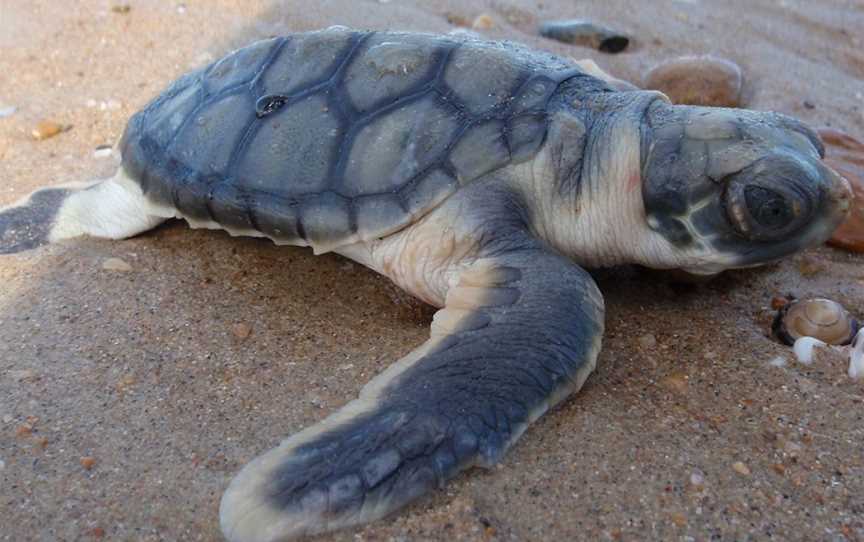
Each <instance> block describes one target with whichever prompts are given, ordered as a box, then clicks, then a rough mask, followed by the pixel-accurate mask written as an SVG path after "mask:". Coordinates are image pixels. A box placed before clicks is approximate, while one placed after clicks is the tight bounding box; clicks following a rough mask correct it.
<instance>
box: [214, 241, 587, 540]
mask: <svg viewBox="0 0 864 542" xmlns="http://www.w3.org/2000/svg"><path fill="white" fill-rule="evenodd" d="M528 242H529V243H530V241H528ZM522 246H524V245H522ZM602 330H603V301H602V298H601V297H600V293H599V291H598V290H597V287H596V285H595V284H594V282H593V280H592V279H591V278H590V276H589V275H588V274H587V273H585V272H584V271H583V270H582V269H580V268H578V267H576V266H575V265H574V264H572V263H570V262H569V261H567V260H566V259H564V258H563V257H561V256H558V255H555V254H552V253H550V252H547V251H545V250H543V249H541V248H536V247H535V246H533V245H532V247H531V248H521V249H518V250H513V251H509V252H507V253H505V254H503V255H498V256H495V257H493V258H484V259H481V260H477V261H476V262H475V263H474V264H472V265H471V267H469V268H468V270H466V271H463V272H462V273H461V274H460V277H459V282H458V284H457V286H455V287H453V288H451V289H450V291H449V293H448V294H447V297H446V302H445V308H444V309H443V310H441V311H439V312H438V313H437V314H436V315H435V319H434V322H433V324H432V332H431V338H430V339H429V340H428V341H427V342H426V343H425V344H423V345H422V346H420V347H419V348H418V349H416V350H415V351H414V352H412V353H411V354H409V355H408V356H406V357H405V358H403V359H402V360H400V361H399V362H397V363H396V364H394V365H393V366H391V367H390V368H389V369H388V370H387V371H385V372H384V373H382V374H381V375H379V376H378V377H377V378H376V379H374V380H373V381H372V382H370V383H369V384H368V385H367V386H366V387H365V388H364V389H363V391H362V392H361V394H360V397H359V398H358V399H357V400H355V401H352V402H351V403H349V404H347V405H346V406H345V407H343V408H342V409H341V410H340V411H338V412H336V413H335V414H333V415H331V416H330V417H329V418H327V419H325V420H324V421H323V422H321V423H319V424H318V425H315V426H312V427H310V428H308V429H306V430H304V431H302V432H300V433H298V434H296V435H294V436H293V437H291V438H289V439H287V440H286V441H284V442H283V443H282V445H281V446H279V447H278V448H275V449H273V450H271V451H270V452H268V453H266V454H264V455H262V456H261V457H259V458H257V459H256V460H254V461H253V462H251V463H250V464H248V465H247V466H246V467H245V468H244V469H243V470H242V471H241V472H240V474H239V475H238V476H237V477H236V478H235V479H234V480H233V482H232V483H231V485H230V487H229V488H228V490H227V491H226V493H225V495H224V497H223V499H222V505H221V523H222V529H223V531H224V533H225V535H226V536H227V538H228V539H229V540H232V541H251V540H255V541H273V540H283V539H288V538H292V537H295V536H301V535H304V534H311V533H319V532H325V531H330V530H334V529H337V528H340V527H344V526H348V525H356V524H360V523H365V522H368V521H372V520H374V519H377V518H380V517H382V516H384V515H386V514H388V513H389V512H392V511H394V510H396V509H398V508H400V507H402V506H404V505H406V504H407V503H408V502H410V501H412V500H414V499H415V498H416V497H419V496H420V495H422V494H424V493H426V492H427V491H429V490H430V489H432V488H434V487H440V486H441V485H442V484H443V483H444V482H445V481H447V480H448V479H450V478H452V477H453V476H455V475H456V474H457V473H458V472H459V471H461V470H464V469H466V468H468V467H470V466H473V465H480V466H490V465H492V464H495V463H496V462H497V461H498V460H499V459H500V458H501V457H502V455H503V454H504V452H505V451H506V450H507V448H508V447H509V446H510V445H511V444H513V442H515V440H516V439H517V438H518V437H519V436H520V435H521V434H522V432H523V431H524V430H525V428H526V427H527V425H528V424H529V423H530V422H532V421H534V420H536V419H537V418H538V417H539V416H540V415H542V414H543V413H544V412H546V410H547V409H548V408H550V407H551V406H553V405H554V404H555V403H557V402H558V401H560V400H561V399H563V398H564V397H566V396H567V395H568V394H569V393H571V392H573V391H575V390H578V389H579V388H580V387H581V386H582V384H583V383H584V381H585V379H586V378H587V376H588V374H589V373H590V372H591V370H592V369H593V368H594V365H595V363H596V358H597V354H598V352H599V349H600V337H601V334H602Z"/></svg>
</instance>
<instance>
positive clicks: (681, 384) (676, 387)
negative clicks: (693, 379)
mask: <svg viewBox="0 0 864 542" xmlns="http://www.w3.org/2000/svg"><path fill="white" fill-rule="evenodd" d="M687 384H688V377H687V375H685V374H684V373H672V374H670V375H667V376H665V377H663V379H662V380H661V381H660V385H661V386H662V387H663V388H665V389H667V390H669V391H671V392H674V393H686V392H687Z"/></svg>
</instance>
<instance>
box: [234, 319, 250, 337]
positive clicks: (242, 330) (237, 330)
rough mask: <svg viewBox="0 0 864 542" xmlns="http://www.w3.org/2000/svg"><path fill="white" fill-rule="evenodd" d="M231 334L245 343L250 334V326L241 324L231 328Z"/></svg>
mask: <svg viewBox="0 0 864 542" xmlns="http://www.w3.org/2000/svg"><path fill="white" fill-rule="evenodd" d="M231 333H233V334H234V336H235V337H237V338H238V339H240V340H241V341H245V340H246V339H248V338H249V335H251V334H252V326H250V325H249V324H245V323H243V322H241V323H238V324H234V325H233V326H231Z"/></svg>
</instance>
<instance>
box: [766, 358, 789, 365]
mask: <svg viewBox="0 0 864 542" xmlns="http://www.w3.org/2000/svg"><path fill="white" fill-rule="evenodd" d="M768 363H769V364H770V365H771V367H786V358H784V357H783V356H777V357H776V358H774V359H772V360H771V361H769V362H768Z"/></svg>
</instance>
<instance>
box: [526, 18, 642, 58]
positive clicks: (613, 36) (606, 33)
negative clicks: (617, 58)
mask: <svg viewBox="0 0 864 542" xmlns="http://www.w3.org/2000/svg"><path fill="white" fill-rule="evenodd" d="M540 35H541V36H543V37H544V38H549V39H553V40H556V41H561V42H564V43H571V44H573V45H581V46H583V47H591V48H593V49H597V50H598V51H602V52H604V53H620V52H621V51H623V50H624V49H626V48H627V46H628V45H630V37H629V36H627V35H626V34H625V33H623V32H619V31H618V30H615V29H612V28H609V27H607V26H603V25H599V24H596V23H593V22H591V21H585V20H580V19H571V20H566V21H546V22H544V23H542V24H541V25H540Z"/></svg>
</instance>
